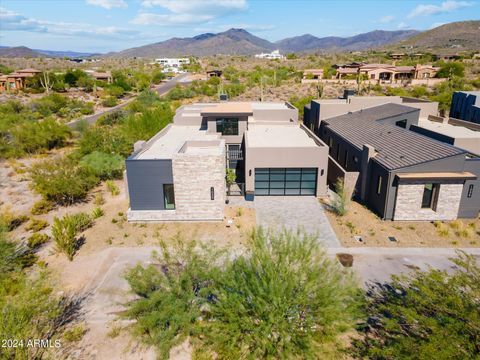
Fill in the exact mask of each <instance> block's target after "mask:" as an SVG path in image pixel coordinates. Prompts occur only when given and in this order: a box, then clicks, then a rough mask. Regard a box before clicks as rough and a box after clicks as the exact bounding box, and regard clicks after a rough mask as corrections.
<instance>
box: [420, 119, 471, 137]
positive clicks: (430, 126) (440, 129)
mask: <svg viewBox="0 0 480 360" xmlns="http://www.w3.org/2000/svg"><path fill="white" fill-rule="evenodd" d="M418 126H419V127H421V128H424V129H427V130H431V131H434V132H436V133H438V134H442V135H446V136H450V137H452V138H455V139H458V138H469V139H479V140H480V131H474V130H471V129H468V128H466V127H463V126H456V125H452V124H447V123H441V122H436V121H431V120H428V119H425V118H421V119H419V121H418Z"/></svg>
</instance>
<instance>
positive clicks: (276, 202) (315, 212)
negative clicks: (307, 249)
mask: <svg viewBox="0 0 480 360" xmlns="http://www.w3.org/2000/svg"><path fill="white" fill-rule="evenodd" d="M253 203H254V207H255V211H256V215H257V224H258V225H260V226H262V227H264V228H269V229H276V230H281V229H282V228H283V227H285V229H287V230H296V229H303V230H304V231H305V232H307V233H309V234H312V235H316V236H317V237H318V240H319V241H320V242H321V243H322V245H323V246H325V247H339V246H340V242H339V241H338V239H337V236H336V235H335V233H334V232H333V229H332V227H331V226H330V223H329V222H328V219H327V217H326V215H325V210H324V209H323V207H322V206H321V204H320V203H319V202H318V199H317V198H315V197H312V196H256V197H255V200H254V202H253Z"/></svg>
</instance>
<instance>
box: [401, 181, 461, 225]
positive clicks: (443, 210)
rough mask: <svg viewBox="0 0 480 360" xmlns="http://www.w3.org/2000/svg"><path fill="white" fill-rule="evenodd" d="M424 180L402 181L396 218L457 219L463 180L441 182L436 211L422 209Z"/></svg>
mask: <svg viewBox="0 0 480 360" xmlns="http://www.w3.org/2000/svg"><path fill="white" fill-rule="evenodd" d="M424 186H425V182H424V181H417V182H416V181H412V182H408V183H400V184H399V185H398V190H397V198H396V205H395V212H394V215H393V219H394V220H455V219H456V218H457V214H458V209H459V207H460V200H461V197H462V191H463V182H461V183H460V182H453V181H451V182H443V183H441V184H440V191H439V193H438V202H437V208H436V211H434V210H432V209H422V197H423V189H424Z"/></svg>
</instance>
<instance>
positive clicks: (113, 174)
mask: <svg viewBox="0 0 480 360" xmlns="http://www.w3.org/2000/svg"><path fill="white" fill-rule="evenodd" d="M124 162H125V161H124V159H123V157H121V156H120V155H117V154H106V153H103V152H99V151H94V152H92V153H91V154H88V155H85V156H84V157H83V158H82V160H81V161H80V164H81V165H82V166H84V167H88V168H90V169H91V170H92V171H93V173H94V174H95V175H96V176H98V177H99V178H100V179H102V180H107V179H119V178H121V177H122V172H123V167H124Z"/></svg>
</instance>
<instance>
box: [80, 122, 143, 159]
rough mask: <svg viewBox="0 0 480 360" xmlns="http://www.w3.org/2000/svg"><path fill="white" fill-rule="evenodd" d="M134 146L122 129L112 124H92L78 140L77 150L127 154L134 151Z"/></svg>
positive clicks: (84, 153)
mask: <svg viewBox="0 0 480 360" xmlns="http://www.w3.org/2000/svg"><path fill="white" fill-rule="evenodd" d="M137 140H139V139H137ZM135 141H136V140H135ZM132 147H133V142H131V141H130V140H129V139H128V138H127V135H125V134H123V133H122V131H121V129H119V128H115V127H110V126H92V127H89V128H88V129H86V130H85V131H84V132H83V134H82V137H81V138H80V140H79V141H78V149H77V151H78V153H79V154H80V155H88V154H90V153H92V152H94V151H99V152H103V153H106V154H112V153H113V154H119V155H122V156H127V155H129V154H130V153H131V152H132V149H133V148H132Z"/></svg>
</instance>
